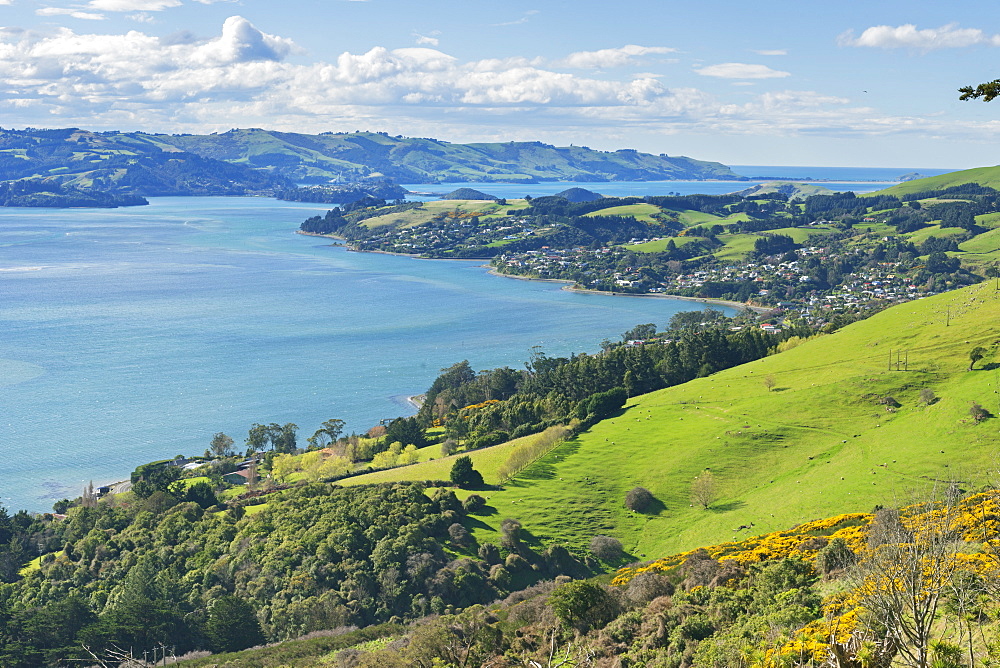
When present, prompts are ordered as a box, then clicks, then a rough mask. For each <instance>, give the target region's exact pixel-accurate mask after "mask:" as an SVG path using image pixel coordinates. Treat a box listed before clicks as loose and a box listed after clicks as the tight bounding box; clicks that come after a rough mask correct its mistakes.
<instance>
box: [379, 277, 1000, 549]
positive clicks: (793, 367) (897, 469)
mask: <svg viewBox="0 0 1000 668" xmlns="http://www.w3.org/2000/svg"><path fill="white" fill-rule="evenodd" d="M976 346H982V347H983V348H985V349H986V350H987V353H986V356H985V357H984V358H983V359H982V360H980V361H979V362H978V363H977V364H976V368H975V370H972V371H969V370H968V367H969V351H970V350H971V349H972V348H974V347H976ZM998 348H1000V293H998V292H996V291H995V287H994V284H993V282H989V283H985V284H980V285H976V286H972V287H970V288H966V289H962V290H957V291H954V292H949V293H945V294H941V295H937V296H934V297H930V298H926V299H922V300H918V301H915V302H909V303H906V304H902V305H899V306H896V307H894V308H891V309H889V310H887V311H884V312H882V313H880V314H878V315H876V316H873V317H872V318H869V319H868V320H865V321H862V322H858V323H855V324H853V325H851V326H848V327H846V328H844V329H842V330H840V331H838V332H836V333H834V334H832V335H827V336H821V337H818V338H814V339H811V340H808V341H806V342H804V343H802V344H801V345H799V346H797V347H795V348H793V349H791V350H788V351H786V352H782V353H780V354H776V355H772V356H770V357H767V358H764V359H762V360H758V361H756V362H752V363H750V364H746V365H743V366H740V367H736V368H733V369H729V370H727V371H722V372H719V373H717V374H714V375H712V376H709V377H706V378H701V379H697V380H695V381H692V382H689V383H686V384H684V385H679V386H676V387H672V388H667V389H664V390H660V391H657V392H653V393H650V394H647V395H643V396H639V397H635V398H633V399H631V400H630V401H629V403H628V405H627V407H626V409H625V410H624V411H623V413H622V414H620V415H619V416H617V417H614V418H611V419H608V420H605V421H603V422H600V423H598V424H597V425H595V426H594V427H593V428H591V429H590V430H589V431H586V432H584V433H582V434H580V435H579V436H578V437H576V438H575V439H573V440H571V441H568V442H566V443H564V444H563V445H561V446H558V447H557V448H556V449H555V450H553V451H552V452H551V453H550V454H549V455H546V456H545V457H543V458H542V459H541V460H539V461H538V462H536V463H535V464H534V465H532V466H531V467H529V468H528V469H527V470H526V471H524V472H523V473H522V474H521V475H519V476H518V477H517V478H515V479H514V480H513V481H512V482H510V483H508V484H506V485H505V487H504V489H503V490H501V491H493V492H489V493H488V495H489V504H490V505H491V506H492V507H493V508H494V509H495V510H496V512H495V514H493V515H491V516H489V517H487V518H482V521H476V523H475V525H474V526H471V527H470V529H472V530H473V532H474V533H475V535H476V538H477V539H478V540H479V541H480V542H486V541H494V542H495V541H496V540H497V537H498V534H497V531H498V529H499V525H500V522H501V521H502V520H503V519H504V518H507V517H512V518H515V519H518V520H520V521H521V522H522V523H523V524H524V526H525V527H526V528H528V529H530V530H531V531H532V532H533V534H534V535H535V536H537V537H538V538H539V539H540V540H541V541H542V542H561V543H566V544H569V545H571V546H574V547H575V548H577V549H580V550H583V549H585V546H586V544H587V543H588V541H589V540H590V538H591V537H593V536H595V535H601V534H606V535H611V536H614V537H616V538H619V539H620V540H621V541H622V542H623V544H624V545H625V547H626V549H627V550H628V551H629V552H630V554H631V556H632V557H634V558H637V559H644V558H653V557H656V556H662V555H665V554H669V553H671V552H677V551H680V550H684V549H690V548H693V547H696V546H699V545H705V544H711V543H718V542H722V541H726V540H731V539H733V538H734V536H735V537H736V538H742V537H746V536H747V535H750V533H751V532H752V533H754V534H756V533H764V532H767V531H772V530H777V529H781V528H785V527H788V526H792V525H795V524H798V523H801V522H805V521H809V520H812V519H816V518H820V517H826V516H830V515H835V514H838V513H844V512H867V511H870V510H871V509H872V508H873V507H874V506H875V505H877V504H882V505H886V506H891V505H896V504H899V503H901V502H904V501H905V500H906V499H907V498H909V496H910V495H911V494H912V493H914V492H920V491H921V490H924V491H926V489H927V488H929V487H931V486H934V485H939V486H941V485H947V484H950V483H951V482H952V481H955V482H958V484H959V486H960V487H961V488H962V489H972V488H974V487H977V486H978V485H979V484H981V483H982V482H983V481H984V480H985V475H986V472H987V471H988V470H989V469H990V467H991V466H993V465H994V462H995V459H996V456H997V448H996V446H997V444H998V442H1000V439H998V431H997V429H998V428H997V423H998V420H997V419H996V418H990V419H986V420H984V421H982V422H980V423H976V421H975V420H974V419H973V418H972V416H971V415H970V407H971V406H972V404H973V403H974V402H976V403H978V404H980V405H982V406H983V407H985V408H986V409H987V410H989V411H990V412H992V413H994V414H996V413H1000V407H998V401H1000V398H998V395H997V387H998V380H1000V371H997V370H996V369H995V367H996V366H997V351H998ZM897 354H898V355H900V359H901V360H902V359H906V360H907V368H906V369H905V370H903V369H902V367H900V369H899V370H897V369H896V366H897V365H896V359H897V357H896V356H897ZM890 361H891V364H890ZM890 366H891V369H890V368H889V367H890ZM767 378H770V379H773V381H774V386H773V388H771V389H768V387H767V385H768V383H767V382H766V381H765V379H767ZM924 390H927V391H930V392H933V393H934V396H935V397H936V398H935V399H934V400H932V401H930V402H925V401H924V400H922V398H921V391H924ZM887 397H891V399H887ZM925 398H926V397H925ZM893 403H898V404H899V405H898V407H895V406H893V405H892V404H893ZM498 447H504V446H498ZM472 458H473V461H474V462H475V461H477V460H479V461H482V463H483V465H484V469H486V470H488V471H491V470H493V468H494V464H493V462H492V460H493V459H495V456H494V455H493V454H492V453H491V451H490V450H489V449H486V450H481V451H477V452H473V453H472ZM421 466H427V467H428V468H430V467H431V466H437V467H440V464H438V463H436V462H429V463H426V464H417V465H415V466H413V467H407V468H404V469H397V471H399V475H400V477H404V476H405V478H407V479H414V478H425V477H437V475H431V472H430V470H428V472H427V473H428V474H427V475H426V476H425V475H421V474H420V472H419V468H420V467H421ZM705 469H710V470H711V471H712V472H713V477H714V478H715V480H716V485H717V491H718V498H717V500H716V501H715V502H714V503H713V504H712V505H711V506H710V508H709V509H708V510H703V509H701V508H700V507H696V506H694V505H692V501H691V498H690V489H691V483H692V481H693V480H694V478H695V477H696V476H698V475H699V474H700V473H701V472H702V471H704V470H705ZM404 472H405V473H404ZM387 473H389V472H384V473H383V474H380V479H382V480H384V479H385V477H386V474H387ZM487 481H488V482H490V480H489V476H487ZM635 486H643V487H646V488H647V489H649V490H650V491H652V492H653V494H654V495H655V497H656V499H657V500H659V501H660V502H661V503H662V508H661V509H660V510H659V511H658V512H655V513H652V514H639V513H633V512H631V511H629V510H627V509H626V508H625V507H624V505H623V500H624V498H625V494H626V493H627V492H628V491H629V490H630V489H632V488H633V487H635ZM750 523H753V527H752V528H751V529H750V530H749V531H746V530H743V531H735V529H736V527H739V526H743V525H749V524H750Z"/></svg>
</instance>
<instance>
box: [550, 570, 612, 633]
mask: <svg viewBox="0 0 1000 668" xmlns="http://www.w3.org/2000/svg"><path fill="white" fill-rule="evenodd" d="M549 605H551V606H552V611H553V612H555V613H556V617H558V618H559V620H560V621H562V622H563V624H565V625H566V626H568V627H570V628H576V629H579V630H581V631H586V630H587V629H588V628H590V627H591V626H596V627H601V626H604V624H607V623H608V622H609V621H611V619H613V617H614V613H615V609H614V607H615V606H614V601H613V600H612V599H611V597H610V596H609V595H608V593H607V592H606V591H605V590H604V588H603V587H601V586H600V585H597V584H594V583H592V582H587V581H586V580H574V581H573V582H567V583H566V584H563V585H559V586H558V587H556V589H555V591H553V592H552V594H551V595H550V596H549Z"/></svg>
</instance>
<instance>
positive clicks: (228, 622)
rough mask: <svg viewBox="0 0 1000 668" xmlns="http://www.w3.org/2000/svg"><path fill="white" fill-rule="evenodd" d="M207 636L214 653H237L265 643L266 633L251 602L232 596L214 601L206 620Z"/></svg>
mask: <svg viewBox="0 0 1000 668" xmlns="http://www.w3.org/2000/svg"><path fill="white" fill-rule="evenodd" d="M205 635H206V636H208V642H209V646H210V647H211V649H212V651H213V652H216V653H219V652H238V651H239V650H241V649H246V648H248V647H253V646H254V645H262V644H264V633H263V632H262V631H261V628H260V622H259V621H257V616H256V615H255V614H254V612H253V608H252V607H250V604H249V603H247V602H246V601H244V600H243V599H241V598H238V597H236V596H231V595H228V594H227V595H225V596H221V597H220V598H218V599H216V600H215V601H214V602H213V603H212V607H210V608H209V610H208V620H206V622H205Z"/></svg>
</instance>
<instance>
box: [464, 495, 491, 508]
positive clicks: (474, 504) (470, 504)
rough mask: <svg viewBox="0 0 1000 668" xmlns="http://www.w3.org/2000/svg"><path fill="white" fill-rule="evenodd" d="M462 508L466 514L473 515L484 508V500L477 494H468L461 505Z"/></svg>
mask: <svg viewBox="0 0 1000 668" xmlns="http://www.w3.org/2000/svg"><path fill="white" fill-rule="evenodd" d="M462 507H463V508H465V512H466V513H475V512H478V511H480V510H482V509H483V508H485V507H486V499H484V498H483V497H482V496H480V495H479V494H470V495H469V498H467V499H466V500H465V501H464V502H463V503H462Z"/></svg>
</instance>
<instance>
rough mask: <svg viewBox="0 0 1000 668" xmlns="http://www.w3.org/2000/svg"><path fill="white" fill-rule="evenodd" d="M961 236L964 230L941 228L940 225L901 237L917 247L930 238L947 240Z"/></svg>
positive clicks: (959, 228)
mask: <svg viewBox="0 0 1000 668" xmlns="http://www.w3.org/2000/svg"><path fill="white" fill-rule="evenodd" d="M963 234H965V230H963V229H962V228H961V227H941V226H940V225H931V226H930V227H925V228H922V229H919V230H917V231H916V232H909V233H908V234H904V235H903V236H904V237H905V238H907V239H909V240H910V241H912V242H913V243H914V244H916V245H917V246H919V245H920V244H922V243H924V242H925V241H926V240H927V239H928V238H930V237H940V238H943V239H947V238H949V237H958V236H961V235H963Z"/></svg>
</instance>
